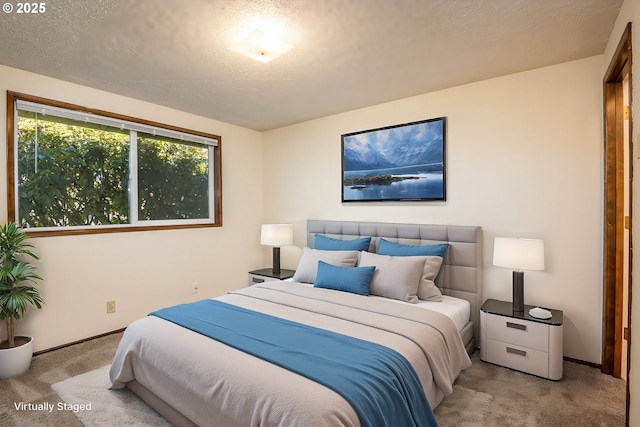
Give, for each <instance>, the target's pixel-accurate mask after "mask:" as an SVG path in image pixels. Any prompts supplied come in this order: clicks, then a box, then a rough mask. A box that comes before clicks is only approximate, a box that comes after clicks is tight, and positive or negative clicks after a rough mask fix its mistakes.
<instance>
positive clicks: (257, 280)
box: [251, 277, 264, 283]
mask: <svg viewBox="0 0 640 427" xmlns="http://www.w3.org/2000/svg"><path fill="white" fill-rule="evenodd" d="M251 281H252V282H253V283H262V282H264V279H258V278H257V277H252V278H251Z"/></svg>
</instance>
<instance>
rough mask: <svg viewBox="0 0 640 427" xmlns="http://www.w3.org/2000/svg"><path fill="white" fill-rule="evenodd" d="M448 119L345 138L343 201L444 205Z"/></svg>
mask: <svg viewBox="0 0 640 427" xmlns="http://www.w3.org/2000/svg"><path fill="white" fill-rule="evenodd" d="M444 126H445V124H444V118H441V119H434V120H428V121H424V122H416V123H410V124H407V125H400V126H396V127H391V128H384V129H377V130H371V131H364V132H359V133H354V134H347V135H343V136H342V146H343V177H342V185H343V188H342V199H343V201H345V202H349V201H384V200H444V199H445V170H444V166H445V165H444Z"/></svg>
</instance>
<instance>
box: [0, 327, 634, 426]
mask: <svg viewBox="0 0 640 427" xmlns="http://www.w3.org/2000/svg"><path fill="white" fill-rule="evenodd" d="M120 337H121V334H113V335H108V336H106V337H102V338H98V339H94V340H91V341H86V342H84V343H81V344H76V345H73V346H70V347H66V348H63V349H59V350H55V351H52V352H48V353H44V354H41V355H38V356H35V357H34V358H33V361H32V364H31V368H30V370H29V371H28V372H27V373H26V374H24V375H22V376H20V377H17V378H12V379H9V380H0V426H3V427H23V426H24V427H27V426H28V427H37V426H65V427H66V426H82V425H86V426H88V427H92V426H99V425H108V426H110V427H111V426H113V425H115V424H113V421H114V419H113V418H109V417H110V416H109V415H108V414H107V415H105V413H100V411H101V410H102V409H99V408H97V407H93V404H92V407H91V409H90V410H82V409H81V408H79V407H78V406H75V407H73V406H71V405H69V407H65V406H64V402H65V399H67V401H68V402H69V403H75V404H79V403H81V402H79V401H72V400H69V399H74V398H73V397H69V396H66V395H59V394H57V393H56V392H55V391H54V390H53V389H52V386H53V385H54V384H55V388H56V389H60V384H69V383H73V381H75V382H80V387H85V388H86V387H87V386H86V384H88V382H87V377H88V376H89V374H88V373H90V372H91V373H93V374H96V372H97V373H98V374H99V368H101V367H104V366H106V365H108V364H110V363H111V360H112V358H113V355H114V353H115V350H116V348H117V345H118V342H119V340H120ZM472 360H473V366H471V367H470V368H469V369H467V370H465V371H464V372H463V373H462V374H461V375H460V377H459V378H458V380H457V381H456V384H455V385H454V393H453V394H452V395H450V396H447V397H446V398H445V399H444V400H443V401H442V403H441V404H440V405H439V406H438V407H437V408H436V409H435V411H434V412H435V414H436V418H437V420H438V423H439V425H440V427H450V426H451V427H453V426H462V427H472V426H487V427H493V426H521V427H547V426H558V427H570V426H581V427H582V426H593V427H596V426H603V427H618V426H619V427H623V426H624V424H625V393H626V384H625V382H624V381H622V380H618V379H615V378H613V377H610V376H608V375H603V374H602V373H600V371H599V370H598V369H595V368H591V367H588V366H585V365H580V364H577V363H572V362H564V376H563V378H562V380H560V381H548V380H545V379H542V378H537V377H534V376H531V375H527V374H523V373H520V372H516V371H512V370H509V369H505V368H502V367H499V366H495V365H491V364H487V363H484V362H482V361H480V360H479V354H478V352H476V353H475V354H474V355H473V356H472ZM103 369H104V368H103ZM96 370H97V371H96ZM92 371H93V372H92ZM81 374H87V375H81ZM103 376H104V374H99V375H98V377H97V378H98V380H97V381H98V383H99V381H103V380H104V378H102V377H103ZM69 379H71V380H73V381H71V380H69ZM65 380H69V381H65ZM92 381H96V380H92ZM82 384H85V385H82ZM76 385H77V384H76ZM101 387H102V386H101V385H100V384H98V385H97V386H90V387H89V388H91V389H92V390H85V391H80V392H79V393H80V394H90V393H93V392H94V390H93V389H95V388H101ZM76 389H77V387H76ZM64 393H66V392H64V391H61V392H60V394H64ZM108 394H109V395H108V396H107V398H109V399H111V398H115V399H117V400H119V403H117V404H116V406H117V405H118V404H119V405H120V407H122V402H123V401H124V402H127V403H126V407H127V408H128V409H131V410H132V411H133V412H132V413H136V414H137V415H135V416H136V417H137V416H138V415H139V416H141V417H142V418H140V419H142V420H144V421H137V420H138V418H136V421H134V419H133V417H134V415H132V416H131V418H128V417H124V420H123V421H125V424H121V425H139V426H144V425H149V426H151V425H161V424H160V423H161V422H162V421H161V420H158V419H157V418H154V416H157V415H155V413H153V411H151V410H150V409H148V408H147V407H146V406H145V405H144V404H142V403H141V402H138V403H139V404H141V405H142V406H140V407H138V406H131V407H130V404H129V402H130V400H129V399H135V396H128V395H125V394H118V395H113V394H112V392H108ZM65 396H66V397H65ZM98 399H99V398H98V397H95V400H96V401H97V400H98ZM90 400H91V399H89V400H88V401H87V403H89V401H90ZM138 403H136V404H135V405H137V404H138ZM21 404H23V405H22V407H21ZM131 405H134V404H131ZM45 408H53V409H52V410H51V412H48V411H47V410H45ZM74 409H76V410H78V412H76V413H74V412H73V410H74ZM85 409H86V408H85ZM103 412H104V411H103ZM105 417H106V419H108V420H110V421H109V423H107V424H101V423H100V422H99V421H96V420H99V419H101V418H102V419H103V420H104V419H105ZM145 417H148V418H145ZM127 418H128V422H127ZM81 420H82V421H81Z"/></svg>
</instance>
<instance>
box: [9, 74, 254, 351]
mask: <svg viewBox="0 0 640 427" xmlns="http://www.w3.org/2000/svg"><path fill="white" fill-rule="evenodd" d="M6 90H12V91H17V92H22V93H27V94H31V95H37V96H42V97H45V98H50V99H55V100H58V101H65V102H71V103H74V104H78V105H82V106H85V107H92V108H97V109H102V110H106V111H111V112H115V113H120V114H125V115H129V116H133V117H137V118H142V119H148V120H153V121H156V122H160V123H165V124H170V125H175V126H180V127H184V128H188V129H193V130H198V131H203V132H209V133H213V134H216V135H220V136H221V137H222V182H223V226H222V227H218V228H202V229H189V230H164V231H142V232H129V233H115V234H94V235H85V236H68V237H42V238H35V239H33V240H34V244H35V247H36V250H37V252H38V254H39V255H40V256H41V261H40V262H38V266H39V273H40V274H41V275H42V276H43V277H44V279H45V280H44V281H43V282H42V284H41V286H40V287H41V289H42V293H43V296H44V299H45V302H46V304H45V306H44V308H43V309H42V310H35V309H30V310H29V311H28V313H27V315H26V317H25V318H24V319H23V320H22V321H21V322H20V323H19V324H18V327H17V332H18V333H19V334H25V335H32V336H34V337H35V349H36V350H41V349H46V348H51V347H54V346H57V345H61V344H65V343H68V342H72V341H75V340H79V339H83V338H86V337H90V336H93V335H96V334H101V333H104V332H108V331H112V330H115V329H119V328H122V327H125V326H126V325H127V324H128V323H130V322H131V321H133V320H135V319H137V318H140V317H143V316H145V315H147V314H148V313H149V312H150V311H151V310H153V309H156V308H159V307H163V306H167V305H173V304H177V303H182V302H187V301H191V300H195V299H201V298H205V297H212V296H218V295H221V294H223V293H226V292H227V291H229V290H230V289H235V288H239V287H242V286H243V285H244V284H245V283H246V281H247V271H249V270H251V269H254V268H257V267H260V266H262V261H263V259H262V258H263V255H262V248H261V246H260V245H259V242H258V236H259V229H260V223H261V220H262V209H261V206H260V203H259V201H261V200H262V188H261V184H260V180H261V177H262V154H261V151H262V148H261V144H262V135H261V134H260V133H259V132H255V131H251V130H247V129H243V128H239V127H236V126H231V125H229V124H225V123H222V122H218V121H214V120H210V119H206V118H203V117H198V116H195V115H191V114H187V113H183V112H180V111H176V110H172V109H169V108H164V107H161V106H158V105H153V104H149V103H145V102H142V101H138V100H135V99H131V98H126V97H122V96H118V95H114V94H110V93H106V92H102V91H98V90H94V89H90V88H87V87H83V86H78V85H74V84H70V83H66V82H63V81H60V80H55V79H51V78H48V77H45V76H41V75H36V74H32V73H27V72H24V71H21V70H17V69H13V68H8V67H4V66H0V91H1V92H2V93H5V91H6ZM5 115H6V103H5V102H2V103H0V117H5ZM0 165H2V166H1V168H2V169H1V172H0V215H1V217H0V222H2V223H4V222H6V212H7V195H6V166H5V165H6V122H5V120H2V121H0ZM256 201H257V202H256ZM249 202H253V203H252V208H251V209H247V204H248V203H249ZM192 283H198V287H199V293H198V294H196V295H192V294H191V285H192ZM107 300H116V313H114V314H106V301H107ZM0 336H4V325H2V329H0Z"/></svg>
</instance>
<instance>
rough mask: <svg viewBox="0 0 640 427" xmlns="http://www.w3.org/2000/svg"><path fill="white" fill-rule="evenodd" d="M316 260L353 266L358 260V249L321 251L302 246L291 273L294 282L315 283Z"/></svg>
mask: <svg viewBox="0 0 640 427" xmlns="http://www.w3.org/2000/svg"><path fill="white" fill-rule="evenodd" d="M318 261H324V262H326V263H327V264H332V265H337V266H339V267H355V265H356V262H357V261H358V251H323V250H320V249H311V248H303V249H302V257H301V258H300V262H299V263H298V267H297V268H296V272H295V273H294V275H293V279H292V280H293V281H294V282H301V283H315V281H316V274H317V273H318Z"/></svg>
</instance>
